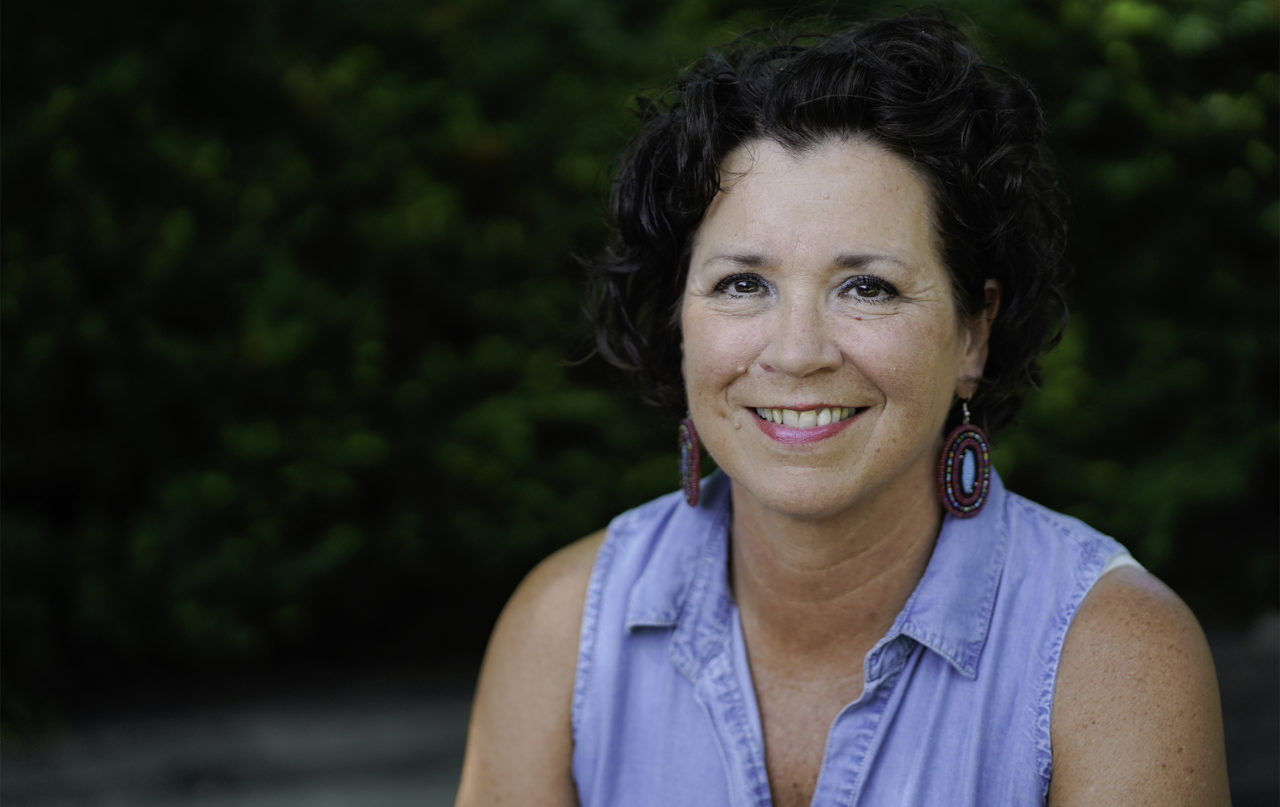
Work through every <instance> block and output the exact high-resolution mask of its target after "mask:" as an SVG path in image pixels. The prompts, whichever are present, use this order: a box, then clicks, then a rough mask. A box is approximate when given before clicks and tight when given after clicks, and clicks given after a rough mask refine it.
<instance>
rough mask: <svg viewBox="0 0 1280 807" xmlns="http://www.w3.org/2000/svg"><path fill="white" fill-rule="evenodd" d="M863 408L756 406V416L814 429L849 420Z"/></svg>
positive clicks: (773, 421) (797, 427) (780, 423)
mask: <svg viewBox="0 0 1280 807" xmlns="http://www.w3.org/2000/svg"><path fill="white" fill-rule="evenodd" d="M861 411H862V409H860V408H856V407H850V406H823V407H819V408H817V409H804V410H799V409H770V408H765V407H756V417H758V418H760V419H761V420H767V421H769V422H771V423H777V424H778V425H780V426H791V427H792V428H796V429H813V428H817V427H818V426H829V425H831V424H832V423H839V422H840V421H842V420H848V419H849V418H851V417H853V416H854V415H856V414H858V413H859V412H861Z"/></svg>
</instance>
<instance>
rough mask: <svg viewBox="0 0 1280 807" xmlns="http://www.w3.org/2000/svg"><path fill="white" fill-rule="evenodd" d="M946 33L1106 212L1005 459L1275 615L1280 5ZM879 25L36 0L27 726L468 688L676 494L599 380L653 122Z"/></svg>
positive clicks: (19, 580) (15, 140) (1033, 20)
mask: <svg viewBox="0 0 1280 807" xmlns="http://www.w3.org/2000/svg"><path fill="white" fill-rule="evenodd" d="M950 5H951V8H952V9H953V12H954V14H955V19H957V20H958V21H965V20H973V21H974V22H975V23H976V25H975V27H974V29H973V30H974V31H975V32H976V36H977V38H978V39H979V41H980V42H981V43H982V44H983V46H984V49H985V51H986V52H987V53H989V54H990V56H991V57H992V58H993V60H995V61H997V62H999V63H1002V64H1006V65H1008V66H1010V67H1012V68H1014V69H1015V70H1017V71H1018V72H1020V73H1022V74H1023V75H1025V76H1027V77H1028V78H1029V79H1030V80H1031V82H1032V83H1033V84H1034V85H1035V86H1036V87H1037V88H1038V89H1039V90H1040V92H1041V95H1042V100H1043V102H1044V104H1045V106H1046V109H1047V111H1048V115H1049V120H1050V125H1051V140H1052V143H1053V145H1054V148H1055V150H1056V153H1057V155H1058V158H1059V161H1060V163H1061V167H1062V173H1063V177H1064V181H1065V183H1066V184H1067V185H1068V187H1069V189H1070V192H1071V194H1072V196H1073V199H1074V205H1075V207H1074V212H1073V223H1072V239H1073V257H1074V261H1075V263H1076V264H1077V267H1078V280H1077V282H1076V283H1075V286H1074V290H1073V296H1072V306H1073V320H1072V324H1071V326H1070V328H1069V329H1068V332H1067V335H1066V339H1065V341H1064V342H1063V344H1062V345H1061V346H1060V347H1059V348H1058V349H1057V351H1056V352H1054V353H1053V354H1051V355H1050V356H1049V357H1048V359H1047V360H1046V362H1045V371H1046V372H1045V374H1046V382H1045V386H1044V389H1043V390H1042V391H1041V392H1040V393H1038V394H1037V395H1036V396H1035V397H1034V398H1033V399H1032V400H1031V402H1030V404H1029V405H1028V407H1027V409H1026V410H1025V412H1024V414H1023V416H1022V418H1021V420H1020V422H1019V423H1018V424H1017V425H1016V427H1014V428H1013V429H1011V430H1009V431H1008V432H1007V433H1004V434H1001V435H997V438H996V446H997V450H996V464H997V467H998V468H999V469H1000V471H1001V473H1002V474H1004V476H1005V479H1006V481H1007V482H1008V484H1009V485H1010V487H1011V488H1013V489H1014V490H1017V491H1019V492H1022V493H1024V494H1026V495H1029V496H1031V497H1032V498H1035V499H1037V500H1039V501H1041V502H1043V503H1045V504H1047V505H1049V506H1051V507H1053V508H1055V509H1059V510H1063V511H1066V512H1068V513H1071V514H1074V515H1078V516H1080V517H1082V518H1084V519H1085V520H1086V521H1088V522H1090V523H1091V524H1093V525H1094V526H1097V527H1098V528H1100V529H1102V530H1104V531H1107V532H1109V533H1111V534H1114V535H1115V536H1117V537H1118V538H1119V539H1120V540H1122V541H1123V542H1124V543H1126V544H1127V545H1128V546H1129V547H1130V548H1131V550H1132V551H1133V552H1134V554H1135V555H1136V556H1137V557H1138V559H1139V560H1140V561H1142V562H1143V563H1144V564H1146V565H1147V566H1148V568H1150V569H1151V570H1152V571H1154V572H1156V573H1157V574H1159V575H1160V576H1162V577H1163V578H1164V579H1166V580H1167V581H1168V582H1169V583H1170V584H1171V585H1173V586H1174V588H1175V589H1176V590H1178V591H1179V592H1180V593H1181V594H1182V595H1183V596H1184V598H1186V599H1187V600H1188V602H1189V603H1190V604H1191V605H1192V607H1193V608H1194V609H1195V610H1196V612H1197V614H1199V616H1200V617H1201V619H1202V621H1204V622H1206V624H1208V625H1210V626H1211V627H1214V626H1224V627H1228V628H1230V627H1232V626H1243V625H1245V624H1247V623H1250V622H1252V621H1253V620H1254V619H1255V617H1256V616H1257V615H1258V614H1260V613H1263V612H1267V611H1272V610H1274V609H1275V607H1276V599H1277V536H1278V534H1280V525H1278V523H1277V503H1276V502H1277V497H1276V492H1277V489H1278V488H1280V479H1278V475H1277V443H1278V440H1280V430H1278V428H1277V413H1278V411H1280V403H1278V401H1277V397H1278V396H1277V367H1278V366H1280V363H1278V356H1277V344H1278V339H1277V302H1278V299H1280V294H1278V289H1277V261H1276V258H1277V231H1278V229H1280V228H1278V220H1280V204H1278V203H1277V159H1276V150H1277V114H1276V111H1277V110H1276V108H1277V96H1278V93H1280V80H1278V79H1277V72H1276V71H1277V36H1276V30H1277V29H1276V25H1277V20H1276V14H1275V7H1274V5H1273V4H1272V3H1270V2H1253V1H1247V2H1234V1H1231V2H1228V0H1199V1H1198V2H1195V1H1193V0H1172V1H1171V2H1164V3H1160V4H1156V3H1151V2H1140V1H1139V0H1109V1H1107V2H1104V1H1103V0H1092V1H1089V0H1061V1H1060V2H1016V3H1015V2H1004V1H1001V0H966V1H965V2H958V3H953V4H950ZM880 7H882V6H881V5H879V4H876V3H867V2H843V3H842V2H831V3H826V4H823V5H821V6H816V7H815V6H806V7H796V6H789V5H786V4H783V3H778V2H772V3H760V2H741V1H740V0H735V2H719V1H718V0H675V1H673V2H667V3H662V4H651V3H645V2H639V1H638V0H631V1H630V2H628V1H625V0H609V1H608V2H606V0H549V1H548V2H536V3H534V2H530V3H512V2H499V0H459V1H458V2H453V3H449V2H421V1H415V2H410V1H409V0H386V1H385V2H343V1H340V0H313V1H312V2H287V1H281V2H245V1H244V0H241V1H240V2H221V3H217V4H212V3H209V4H205V3H189V4H173V3H168V2H163V3H162V2H131V3H83V2H82V3H64V4H57V3H43V2H33V0H11V2H8V3H6V4H5V9H4V25H3V29H2V31H0V37H2V41H0V51H2V58H3V71H2V75H3V84H4V87H3V109H2V121H0V169H2V176H3V222H2V228H3V230H2V236H3V239H2V250H3V252H2V256H3V264H2V269H3V279H2V281H3V282H2V283H0V366H2V368H3V375H2V376H0V384H2V388H0V396H2V407H3V409H2V414H3V434H2V451H3V465H2V467H0V476H2V479H0V484H2V490H3V509H2V515H0V550H2V554H3V563H2V564H0V578H2V579H0V598H2V601H0V611H2V616H3V631H2V634H0V639H2V642H3V652H2V655H0V701H2V709H0V714H2V717H3V725H4V729H5V732H6V734H7V735H8V736H10V737H14V736H18V737H21V736H28V735H31V734H32V733H34V732H41V731H44V730H47V729H48V728H49V727H51V726H56V725H58V724H59V723H60V722H62V721H64V720H66V719H68V716H69V715H74V714H75V713H76V711H77V709H80V708H82V707H83V706H85V705H86V704H93V703H95V702H100V701H102V700H105V699H110V698H113V697H116V696H117V695H118V694H119V693H120V692H122V691H134V692H136V691H137V690H138V689H140V688H142V689H145V688H146V687H148V686H152V685H155V684H157V683H158V682H163V681H166V680H168V681H172V680H175V679H189V680H195V679H200V678H202V677H203V678H213V677H219V676H224V675H236V676H240V675H246V674H254V673H255V671H268V670H273V669H279V668H281V667H283V666H304V667H305V666H330V667H333V666H343V665H353V666H359V665H374V666H377V665H399V664H428V665H447V664H450V663H453V662H455V661H457V660H459V659H461V660H463V661H464V662H468V663H469V662H470V661H472V660H474V658H475V657H476V654H477V653H478V652H479V651H480V649H481V648H482V646H483V642H484V639H485V638H486V636H487V634H488V630H489V628H490V626H491V625H492V620H493V618H494V616H495V615H496V613H497V610H498V608H499V607H500V606H501V604H502V602H503V600H504V599H505V597H506V595H507V594H508V593H509V591H510V589H511V587H512V586H513V585H514V584H515V582H516V581H518V579H519V578H520V576H521V575H522V574H523V573H524V572H525V571H527V569H528V568H529V567H530V566H531V565H532V564H533V563H534V562H536V560H537V559H539V558H541V557H542V556H544V555H546V554H547V553H548V552H549V551H551V550H552V549H554V548H555V547H557V546H560V545H562V544H564V543H566V542H568V541H570V540H572V539H574V538H576V537H578V536H581V535H583V534H585V533H587V532H590V531H592V530H594V529H597V528H599V527H600V526H603V525H604V524H605V523H606V522H607V521H608V519H609V518H610V517H611V516H612V515H615V514H616V513H618V512H620V511H621V510H623V509H625V508H626V507H629V506H632V505H635V504H638V503H640V502H641V501H644V500H646V499H647V498H649V497H651V496H653V495H656V494H658V493H661V492H665V491H667V490H670V489H673V488H674V487H675V486H676V484H677V476H676V461H675V434H674V424H673V423H669V422H666V421H665V420H663V419H662V418H660V417H658V416H657V415H656V414H654V413H652V412H650V411H648V410H646V409H644V408H643V407H642V406H641V405H640V404H638V403H637V402H636V401H635V398H634V396H633V395H630V394H629V391H628V390H627V389H626V384H625V383H622V382H620V381H619V379H617V378H616V377H615V376H614V375H612V374H611V373H610V372H609V371H607V369H606V368H604V367H602V366H601V363H600V362H596V361H590V362H586V363H578V362H576V360H578V359H582V358H584V357H585V356H587V354H588V353H589V344H588V341H587V338H586V327H585V324H584V322H583V320H582V317H581V315H580V302H579V296H580V281H581V275H582V272H581V270H580V268H579V266H578V264H577V262H576V261H575V260H574V257H573V254H574V253H575V251H576V252H578V253H589V252H591V251H593V250H594V249H596V248H598V247H599V246H600V244H601V242H602V239H603V236H604V230H603V226H602V224H601V218H602V208H603V200H604V196H605V194H606V192H607V187H608V179H609V167H610V161H611V159H612V157H613V155H614V154H615V153H616V152H617V151H618V150H619V149H620V148H621V147H622V145H623V144H624V143H625V142H626V140H627V138H628V136H629V135H630V133H632V132H633V131H634V130H635V122H634V118H633V116H632V113H631V110H633V109H634V105H633V104H632V101H631V100H630V99H632V97H633V96H634V94H635V93H636V92H637V91H639V90H644V89H650V90H661V88H662V87H663V86H665V83H666V82H667V81H668V80H669V79H670V76H671V75H672V74H673V73H674V71H675V70H676V69H678V68H680V67H682V66H684V65H687V64H688V63H690V62H691V61H692V60H693V59H695V58H696V57H697V55H698V54H700V53H701V52H702V51H703V50H704V49H705V48H706V47H707V46H708V45H709V44H713V43H721V42H724V41H725V40H727V39H728V38H730V37H731V36H732V35H734V34H735V33H737V32H740V31H743V30H746V29H749V28H752V27H754V26H758V25H761V24H763V23H765V22H766V21H771V20H797V19H812V18H814V15H815V14H816V15H817V16H818V17H819V18H821V17H828V18H830V19H831V20H834V21H840V20H851V19H858V18H861V17H863V16H865V14H866V13H867V12H868V11H870V10H874V9H877V8H880ZM823 24H825V23H821V22H819V23H818V24H817V25H806V26H802V27H809V28H812V27H821V26H822V25H823Z"/></svg>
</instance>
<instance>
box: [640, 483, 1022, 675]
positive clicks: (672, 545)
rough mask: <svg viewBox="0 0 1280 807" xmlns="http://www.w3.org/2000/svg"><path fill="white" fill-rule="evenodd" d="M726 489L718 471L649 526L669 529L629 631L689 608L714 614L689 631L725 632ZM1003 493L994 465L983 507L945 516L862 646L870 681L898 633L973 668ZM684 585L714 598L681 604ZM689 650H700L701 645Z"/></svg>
mask: <svg viewBox="0 0 1280 807" xmlns="http://www.w3.org/2000/svg"><path fill="white" fill-rule="evenodd" d="M729 491H730V484H729V478H728V477H727V476H725V475H724V474H723V473H722V472H720V471H716V472H715V473H713V474H711V475H709V476H708V477H707V478H706V479H704V480H703V482H702V494H701V500H700V502H699V504H698V506H697V507H688V506H687V505H685V504H684V502H683V501H682V500H681V501H678V502H676V503H675V505H674V508H673V509H671V510H669V511H668V512H667V513H666V517H665V519H664V523H660V524H657V525H654V529H655V530H657V531H659V532H664V533H667V534H666V535H665V536H663V538H665V539H666V540H662V539H660V540H658V541H655V542H654V544H653V545H654V546H655V547H657V546H662V550H661V551H656V552H654V553H653V554H652V555H651V556H650V558H649V559H648V561H647V563H646V564H645V568H644V571H643V572H642V573H641V575H640V577H639V578H638V579H637V581H636V583H635V585H634V586H633V588H632V590H631V596H630V599H629V600H628V606H627V615H626V627H627V630H628V631H631V630H634V629H636V628H642V627H650V628H675V627H678V626H680V622H681V619H682V617H685V616H687V617H689V618H691V619H694V620H698V619H699V618H707V617H711V621H713V622H715V623H717V624H716V625H709V624H708V625H701V626H698V629H697V630H694V631H692V635H693V636H697V635H700V636H704V637H705V636H707V635H708V633H707V631H708V630H710V632H711V633H713V634H719V633H722V632H723V630H724V629H725V624H727V623H725V624H720V623H722V622H724V619H722V617H727V615H728V612H727V611H725V610H724V606H725V605H727V604H728V603H729V602H730V600H729V593H728V578H727V571H726V569H727V567H726V564H727V559H728V558H727V555H728V542H727V540H726V538H727V535H728V528H729V518H730V513H731V504H730V496H729ZM675 495H676V496H677V497H678V498H679V494H675ZM1006 497H1007V494H1006V492H1005V488H1004V484H1003V482H1002V481H1001V479H1000V477H999V475H998V474H997V473H996V472H995V471H994V469H993V470H992V472H991V487H990V491H989V494H988V498H987V503H986V506H985V507H984V508H983V509H982V512H980V513H979V514H978V515H976V516H974V517H973V518H967V519H958V518H955V517H954V516H951V515H947V516H945V517H944V519H943V522H942V529H941V531H940V532H939V534H938V540H937V543H936V544H935V546H934V550H933V555H932V556H931V557H930V559H929V564H928V566H927V567H926V569H925V573H924V576H923V577H922V578H921V579H920V582H919V583H918V584H917V585H916V588H915V591H913V592H912V594H911V597H910V598H908V600H907V603H906V605H905V606H904V607H903V609H902V611H901V612H900V613H899V614H898V618H897V619H896V620H895V621H894V624H893V626H892V627H891V628H890V629H889V632H888V633H887V634H886V635H885V637H884V638H883V639H881V640H880V641H879V642H878V643H877V644H876V646H875V647H874V648H872V650H871V652H870V653H869V654H868V655H867V665H866V675H867V678H868V680H871V679H873V678H875V677H877V675H876V673H877V671H879V670H881V669H882V668H883V667H884V665H885V664H886V663H888V660H889V657H890V655H889V654H890V651H891V649H892V648H893V647H894V645H895V643H894V640H895V639H896V638H897V637H899V636H907V637H910V638H911V639H914V640H915V641H917V642H919V643H920V644H922V645H924V646H925V647H927V648H929V649H930V650H932V651H933V652H935V653H937V654H938V655H940V656H942V657H943V658H944V659H946V660H947V661H948V662H949V663H950V664H951V665H952V666H953V667H954V668H955V669H956V670H957V671H958V672H960V673H961V674H962V675H965V676H966V677H969V678H974V677H976V676H977V671H978V659H979V657H980V656H981V653H982V648H983V645H984V644H985V643H986V638H987V632H988V629H989V628H990V625H991V615H992V610H993V608H994V604H995V597H996V591H997V589H998V588H999V584H1000V576H1001V573H1002V571H1003V569H1004V560H1005V554H1006V552H1007V549H1008V543H1009V541H1008V527H1007V523H1006V521H1005V519H1004V518H1003V513H1004V509H1005V499H1006ZM691 591H694V593H695V595H697V596H695V597H694V599H696V600H698V601H700V602H701V601H703V600H707V602H706V604H707V605H710V606H711V608H710V610H709V611H708V612H706V613H702V612H703V608H701V607H694V608H688V607H687V602H686V601H687V600H689V599H690V592H691ZM704 595H706V596H704ZM708 597H709V599H707V598H708ZM690 612H692V613H690ZM682 627H691V628H692V627H693V626H682ZM682 632H683V631H682ZM694 643H695V644H701V642H697V641H695V642H694ZM690 650H691V651H693V655H694V656H697V657H704V656H705V655H706V654H707V652H698V651H697V650H696V649H694V648H690ZM709 650H710V648H707V649H706V651H709ZM898 654H900V651H899V653H898Z"/></svg>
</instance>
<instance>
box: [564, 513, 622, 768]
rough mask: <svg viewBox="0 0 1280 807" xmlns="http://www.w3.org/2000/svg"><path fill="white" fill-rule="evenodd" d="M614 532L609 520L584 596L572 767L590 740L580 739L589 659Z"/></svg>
mask: <svg viewBox="0 0 1280 807" xmlns="http://www.w3.org/2000/svg"><path fill="white" fill-rule="evenodd" d="M616 538H617V535H616V533H615V531H614V525H613V524H610V525H609V529H608V532H607V533H606V535H605V539H604V542H603V543H602V544H601V545H600V551H599V552H598V553H596V559H595V563H594V565H593V566H592V568H591V580H590V582H589V583H588V584H587V599H586V602H585V603H584V604H583V608H582V627H581V629H580V630H579V633H578V662H577V665H576V668H575V670H574V676H573V702H572V705H571V707H570V712H569V714H570V730H571V733H570V736H571V738H572V741H573V756H574V761H575V764H574V767H575V768H576V767H577V765H576V761H577V757H578V754H579V753H580V749H581V748H583V747H584V745H585V747H586V748H591V747H592V744H591V743H585V744H584V743H583V742H582V738H581V736H580V735H581V732H582V726H583V720H584V715H583V712H584V710H585V709H586V701H587V689H588V688H589V687H590V686H591V659H592V658H593V657H594V650H595V643H596V634H597V631H598V629H599V622H600V600H601V598H602V597H603V595H604V585H605V580H606V578H607V577H608V576H609V567H610V566H611V565H612V563H613V555H614V551H615V547H616V545H617V544H616V540H615V539H616Z"/></svg>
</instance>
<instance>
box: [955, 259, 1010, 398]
mask: <svg viewBox="0 0 1280 807" xmlns="http://www.w3.org/2000/svg"><path fill="white" fill-rule="evenodd" d="M982 295H983V304H982V310H981V311H979V312H978V313H977V314H975V315H974V316H972V317H969V320H968V322H967V324H966V326H965V341H966V344H965V350H964V358H963V360H962V361H961V365H960V377H959V378H958V379H957V380H956V395H957V396H958V397H960V398H963V399H965V400H968V399H970V398H972V397H973V394H974V392H976V391H977V388H978V381H979V380H981V379H982V372H983V370H984V369H985V368H986V366H987V353H988V352H989V351H988V349H989V347H990V343H991V323H993V322H995V319H996V314H998V313H999V311H1000V281H998V280H996V279H995V278H993V277H989V278H987V282H986V283H985V284H984V285H983V287H982Z"/></svg>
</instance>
